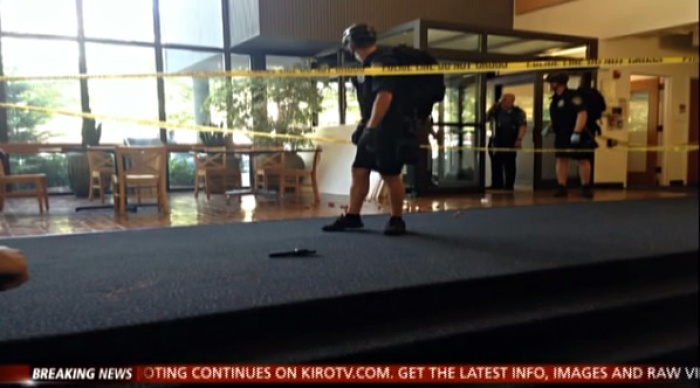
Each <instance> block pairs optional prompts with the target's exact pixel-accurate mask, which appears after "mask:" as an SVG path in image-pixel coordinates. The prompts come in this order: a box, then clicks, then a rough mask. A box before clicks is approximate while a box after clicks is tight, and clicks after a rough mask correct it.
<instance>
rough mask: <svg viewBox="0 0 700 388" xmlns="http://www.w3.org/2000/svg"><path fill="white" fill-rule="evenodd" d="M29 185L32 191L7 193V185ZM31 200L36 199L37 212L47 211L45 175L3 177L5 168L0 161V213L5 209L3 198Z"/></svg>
mask: <svg viewBox="0 0 700 388" xmlns="http://www.w3.org/2000/svg"><path fill="white" fill-rule="evenodd" d="M22 183H31V184H33V185H34V190H22V191H12V192H7V185H11V184H22ZM27 197H29V198H32V197H36V199H37V200H38V202H39V212H40V213H43V212H44V206H46V211H48V210H49V194H48V185H47V184H46V174H20V175H5V166H4V165H3V163H2V161H0V211H2V210H3V209H4V208H5V198H27Z"/></svg>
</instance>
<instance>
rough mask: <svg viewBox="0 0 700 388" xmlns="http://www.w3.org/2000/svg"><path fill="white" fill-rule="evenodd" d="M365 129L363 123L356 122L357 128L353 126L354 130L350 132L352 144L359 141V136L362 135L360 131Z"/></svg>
mask: <svg viewBox="0 0 700 388" xmlns="http://www.w3.org/2000/svg"><path fill="white" fill-rule="evenodd" d="M364 131H365V123H359V124H357V128H355V132H353V133H352V137H351V139H352V144H354V145H357V144H358V143H359V142H360V138H361V137H362V133H363V132H364Z"/></svg>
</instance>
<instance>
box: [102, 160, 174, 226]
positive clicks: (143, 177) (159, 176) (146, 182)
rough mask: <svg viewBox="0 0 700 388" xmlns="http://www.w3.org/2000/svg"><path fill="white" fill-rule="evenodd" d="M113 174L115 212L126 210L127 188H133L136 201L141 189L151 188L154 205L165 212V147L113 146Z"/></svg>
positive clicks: (139, 197) (124, 212)
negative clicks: (155, 203) (155, 202)
mask: <svg viewBox="0 0 700 388" xmlns="http://www.w3.org/2000/svg"><path fill="white" fill-rule="evenodd" d="M116 155H117V157H116V161H117V175H116V177H114V178H113V179H112V182H113V185H114V207H115V210H116V211H118V212H119V214H122V215H123V214H126V199H127V194H128V193H129V189H132V190H134V191H135V192H136V194H137V196H138V201H139V203H140V202H141V196H142V192H143V191H145V190H148V192H151V191H155V193H156V195H155V197H156V200H157V203H158V209H159V210H160V211H162V212H163V213H165V214H167V213H168V212H169V208H168V195H167V192H166V183H165V182H166V180H165V178H166V177H165V174H166V169H165V163H166V155H167V153H166V150H165V147H117V148H116Z"/></svg>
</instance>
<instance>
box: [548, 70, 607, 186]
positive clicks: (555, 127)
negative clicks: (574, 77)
mask: <svg viewBox="0 0 700 388" xmlns="http://www.w3.org/2000/svg"><path fill="white" fill-rule="evenodd" d="M547 82H548V83H549V84H550V89H551V91H552V92H554V93H553V94H552V101H551V103H550V105H549V114H550V117H551V123H550V127H548V128H547V129H545V135H546V134H548V133H549V132H551V131H554V134H555V141H554V146H555V148H557V149H562V150H563V149H567V150H576V149H580V150H581V151H582V152H580V153H579V152H557V153H556V154H555V156H556V158H557V182H558V184H559V186H558V187H557V191H556V193H555V194H554V196H555V197H566V196H567V195H568V192H567V189H566V182H567V179H568V176H569V160H570V159H574V160H577V161H578V165H579V177H580V178H581V185H582V187H583V196H584V197H586V198H592V197H593V189H592V188H591V161H592V159H593V152H590V151H591V150H593V149H594V148H595V140H594V135H593V134H592V133H591V131H590V130H589V129H588V128H587V125H586V124H587V121H588V115H587V113H586V105H585V104H584V101H583V98H582V97H581V96H580V95H579V94H578V93H577V92H576V91H574V90H571V89H568V88H567V86H566V85H567V83H568V82H569V76H568V75H567V74H566V73H558V74H551V75H549V76H548V77H547Z"/></svg>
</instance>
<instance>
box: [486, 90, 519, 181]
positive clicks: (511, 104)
mask: <svg viewBox="0 0 700 388" xmlns="http://www.w3.org/2000/svg"><path fill="white" fill-rule="evenodd" d="M486 118H487V120H489V121H491V120H493V123H494V126H493V127H494V134H493V136H492V137H491V139H489V147H494V148H522V146H523V138H524V137H525V133H527V117H526V115H525V111H523V110H522V109H520V108H519V107H517V106H515V95H513V94H511V93H507V94H504V95H503V96H502V97H501V100H500V101H499V102H498V103H496V104H494V105H493V106H492V107H491V109H489V111H488V112H487V113H486ZM489 156H490V157H491V188H492V189H496V190H508V191H512V190H513V185H514V184H515V175H516V163H515V158H516V156H517V154H516V152H515V151H499V150H496V151H492V152H489ZM504 173H505V181H504V179H503V178H504Z"/></svg>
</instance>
